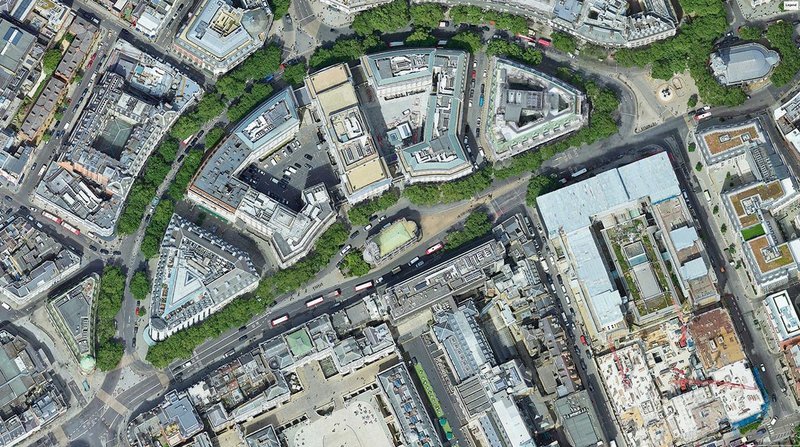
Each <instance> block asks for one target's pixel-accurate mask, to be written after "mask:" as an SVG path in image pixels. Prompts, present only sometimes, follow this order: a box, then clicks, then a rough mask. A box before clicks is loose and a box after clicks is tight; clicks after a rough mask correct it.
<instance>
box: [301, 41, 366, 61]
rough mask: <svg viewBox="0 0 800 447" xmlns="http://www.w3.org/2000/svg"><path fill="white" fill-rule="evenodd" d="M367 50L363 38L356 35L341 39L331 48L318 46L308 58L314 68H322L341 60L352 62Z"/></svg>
mask: <svg viewBox="0 0 800 447" xmlns="http://www.w3.org/2000/svg"><path fill="white" fill-rule="evenodd" d="M364 52H365V48H364V45H363V43H362V41H361V39H358V38H356V37H351V38H344V39H339V40H337V41H336V42H334V43H333V45H332V46H331V47H330V48H324V47H318V48H317V49H316V51H314V54H312V55H311V57H310V58H309V60H308V64H309V65H310V66H311V67H313V68H322V67H327V66H329V65H333V64H338V63H340V62H350V61H353V60H356V59H358V58H359V57H361V56H363V55H364Z"/></svg>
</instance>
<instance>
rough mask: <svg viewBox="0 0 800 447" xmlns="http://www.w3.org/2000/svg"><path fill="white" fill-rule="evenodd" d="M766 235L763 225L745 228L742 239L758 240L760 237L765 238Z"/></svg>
mask: <svg viewBox="0 0 800 447" xmlns="http://www.w3.org/2000/svg"><path fill="white" fill-rule="evenodd" d="M764 234H766V233H765V232H764V227H763V226H762V225H761V224H758V225H755V226H752V227H750V228H745V229H744V230H742V237H743V238H744V240H746V241H749V240H750V239H754V238H757V237H759V236H763V235H764Z"/></svg>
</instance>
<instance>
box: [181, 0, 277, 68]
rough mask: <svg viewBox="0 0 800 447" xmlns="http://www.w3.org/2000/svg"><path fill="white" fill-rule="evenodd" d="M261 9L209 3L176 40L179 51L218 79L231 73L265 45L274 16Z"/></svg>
mask: <svg viewBox="0 0 800 447" xmlns="http://www.w3.org/2000/svg"><path fill="white" fill-rule="evenodd" d="M259 6H260V7H259V8H255V9H248V10H245V9H241V8H238V7H236V6H233V4H232V2H230V1H229V0H205V1H204V2H202V3H200V5H199V6H198V8H197V10H196V13H195V15H194V16H193V17H192V18H190V19H189V22H188V23H187V24H186V25H185V26H184V27H183V28H182V29H181V31H180V32H179V33H178V35H177V36H175V45H174V46H175V49H176V50H177V51H178V52H179V53H180V54H182V55H183V56H184V57H186V58H188V59H190V60H194V61H196V62H198V63H199V64H200V65H201V67H203V68H205V69H207V70H208V71H210V72H212V73H213V74H215V75H218V74H222V73H225V72H227V71H228V70H230V69H231V68H233V67H234V66H236V65H237V64H238V63H240V62H241V61H243V60H244V59H246V58H247V56H249V55H250V54H252V53H253V52H254V51H256V50H257V49H258V48H260V47H261V46H262V45H263V44H264V41H265V39H266V33H267V30H268V29H269V26H270V23H271V20H272V14H271V12H270V11H269V8H268V7H267V6H266V5H259Z"/></svg>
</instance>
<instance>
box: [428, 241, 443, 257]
mask: <svg viewBox="0 0 800 447" xmlns="http://www.w3.org/2000/svg"><path fill="white" fill-rule="evenodd" d="M442 247H444V244H442V243H441V242H437V243H435V244H433V245H431V246H430V247H428V249H427V250H425V254H426V255H429V254H431V253H434V252H437V251H439V250H441V249H442Z"/></svg>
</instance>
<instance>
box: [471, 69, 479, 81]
mask: <svg viewBox="0 0 800 447" xmlns="http://www.w3.org/2000/svg"><path fill="white" fill-rule="evenodd" d="M477 75H478V72H477V71H475V70H472V79H475V76H477Z"/></svg>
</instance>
